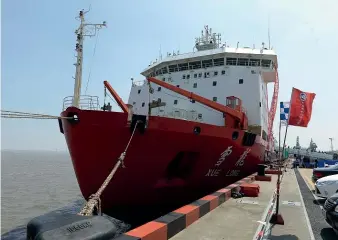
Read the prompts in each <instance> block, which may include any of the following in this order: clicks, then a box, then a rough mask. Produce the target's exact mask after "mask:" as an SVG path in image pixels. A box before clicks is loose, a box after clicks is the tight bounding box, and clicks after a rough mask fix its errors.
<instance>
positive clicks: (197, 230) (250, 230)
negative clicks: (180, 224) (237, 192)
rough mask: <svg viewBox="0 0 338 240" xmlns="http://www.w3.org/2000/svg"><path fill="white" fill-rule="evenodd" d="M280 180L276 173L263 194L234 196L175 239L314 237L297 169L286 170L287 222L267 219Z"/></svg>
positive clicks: (284, 208)
mask: <svg viewBox="0 0 338 240" xmlns="http://www.w3.org/2000/svg"><path fill="white" fill-rule="evenodd" d="M276 181H277V176H276V175H273V176H272V181H271V182H259V185H260V196H259V197H257V198H248V197H244V198H240V199H230V200H229V201H227V202H225V203H223V204H222V205H220V206H219V207H218V208H217V210H215V211H212V212H210V213H208V214H207V215H205V216H204V217H203V218H201V219H199V220H198V221H197V222H196V223H194V224H193V225H191V226H189V227H188V228H187V229H185V230H184V231H182V232H180V233H178V234H177V235H176V236H174V237H173V238H172V239H175V240H183V239H187V240H190V239H191V240H195V239H196V240H197V239H199V240H202V239H203V240H208V239H210V240H211V239H215V240H225V239H229V240H230V239H286V240H288V239H290V240H292V239H306V240H310V239H314V237H313V233H312V230H311V226H310V224H309V220H308V217H307V214H306V209H305V208H304V203H303V200H302V198H301V193H300V190H299V188H298V184H297V179H296V176H295V173H294V171H293V170H289V171H288V172H286V173H285V175H284V177H283V181H282V184H281V195H280V196H281V197H280V213H282V216H283V218H284V221H285V225H275V226H272V225H271V224H269V223H268V222H266V217H267V215H268V210H269V206H270V204H271V201H272V196H273V193H274V191H275V189H276ZM255 183H257V182H255ZM274 209H275V208H274ZM264 227H265V228H264Z"/></svg>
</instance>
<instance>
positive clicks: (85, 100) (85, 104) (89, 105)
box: [63, 95, 100, 111]
mask: <svg viewBox="0 0 338 240" xmlns="http://www.w3.org/2000/svg"><path fill="white" fill-rule="evenodd" d="M73 99H74V97H73V96H68V97H65V98H64V99H63V111H64V110H66V109H67V108H68V107H71V106H73ZM79 109H82V110H100V104H99V97H98V96H90V95H81V96H80V101H79Z"/></svg>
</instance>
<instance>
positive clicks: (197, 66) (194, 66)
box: [189, 61, 202, 69]
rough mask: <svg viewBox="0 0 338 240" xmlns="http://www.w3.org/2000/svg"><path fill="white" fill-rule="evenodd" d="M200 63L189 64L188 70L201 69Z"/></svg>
mask: <svg viewBox="0 0 338 240" xmlns="http://www.w3.org/2000/svg"><path fill="white" fill-rule="evenodd" d="M201 67H202V66H201V61H195V62H190V63H189V69H199V68H201Z"/></svg>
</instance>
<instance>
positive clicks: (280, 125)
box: [276, 120, 282, 215]
mask: <svg viewBox="0 0 338 240" xmlns="http://www.w3.org/2000/svg"><path fill="white" fill-rule="evenodd" d="M281 131H282V121H281V120H279V154H278V155H279V159H278V160H279V161H278V179H277V192H276V194H277V199H276V215H278V212H279V186H280V163H281V161H282V153H281V147H280V144H281V139H280V137H281Z"/></svg>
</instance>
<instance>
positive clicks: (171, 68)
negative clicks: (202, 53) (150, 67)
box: [169, 64, 178, 73]
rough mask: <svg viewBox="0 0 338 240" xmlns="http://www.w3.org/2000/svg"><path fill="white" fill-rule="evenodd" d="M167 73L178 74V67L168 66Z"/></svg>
mask: <svg viewBox="0 0 338 240" xmlns="http://www.w3.org/2000/svg"><path fill="white" fill-rule="evenodd" d="M169 72H170V73H172V72H178V67H177V65H176V64H175V65H170V66H169Z"/></svg>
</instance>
